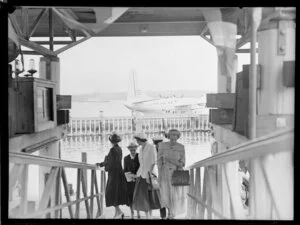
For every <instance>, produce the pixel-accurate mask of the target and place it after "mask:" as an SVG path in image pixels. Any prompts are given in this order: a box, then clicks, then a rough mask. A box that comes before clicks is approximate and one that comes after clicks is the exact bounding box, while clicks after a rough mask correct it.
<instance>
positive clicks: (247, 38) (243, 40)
mask: <svg viewBox="0 0 300 225" xmlns="http://www.w3.org/2000/svg"><path fill="white" fill-rule="evenodd" d="M249 41H250V32H247V33H246V34H244V35H243V36H242V37H241V38H240V39H239V40H238V42H237V44H236V49H239V48H240V47H242V46H243V45H245V44H246V43H247V42H249Z"/></svg>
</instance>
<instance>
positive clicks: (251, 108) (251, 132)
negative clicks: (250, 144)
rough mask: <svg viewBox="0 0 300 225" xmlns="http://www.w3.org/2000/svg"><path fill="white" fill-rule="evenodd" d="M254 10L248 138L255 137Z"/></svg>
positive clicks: (253, 10) (253, 9) (255, 33)
mask: <svg viewBox="0 0 300 225" xmlns="http://www.w3.org/2000/svg"><path fill="white" fill-rule="evenodd" d="M254 13H255V8H252V16H251V19H252V25H251V60H250V61H251V65H250V78H249V138H250V139H254V138H255V137H256V91H257V87H256V86H257V81H256V80H257V73H256V72H257V71H256V36H257V32H256V21H255V18H254Z"/></svg>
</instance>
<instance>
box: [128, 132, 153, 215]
mask: <svg viewBox="0 0 300 225" xmlns="http://www.w3.org/2000/svg"><path fill="white" fill-rule="evenodd" d="M134 138H135V139H136V141H137V143H138V144H139V145H140V146H141V148H140V153H139V155H138V158H139V162H140V167H139V169H138V171H137V173H136V176H137V180H136V185H135V189H134V194H133V202H132V207H133V209H136V210H140V211H144V212H145V214H146V217H147V218H150V212H151V207H150V202H149V194H148V180H149V172H150V174H151V173H152V171H153V169H154V166H155V164H156V156H157V153H156V150H155V147H154V146H153V145H151V144H149V143H147V136H146V134H145V133H139V134H136V135H134Z"/></svg>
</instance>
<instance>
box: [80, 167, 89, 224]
mask: <svg viewBox="0 0 300 225" xmlns="http://www.w3.org/2000/svg"><path fill="white" fill-rule="evenodd" d="M81 180H82V182H81V184H82V192H83V196H84V197H85V198H86V197H87V182H86V180H87V177H86V174H85V171H84V170H82V171H81ZM84 202H85V208H86V213H87V218H88V219H90V218H91V212H90V207H89V201H88V200H86V201H84Z"/></svg>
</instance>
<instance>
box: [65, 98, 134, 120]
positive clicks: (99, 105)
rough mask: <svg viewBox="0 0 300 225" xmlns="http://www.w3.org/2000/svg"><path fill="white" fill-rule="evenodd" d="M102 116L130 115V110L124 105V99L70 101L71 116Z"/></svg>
mask: <svg viewBox="0 0 300 225" xmlns="http://www.w3.org/2000/svg"><path fill="white" fill-rule="evenodd" d="M100 111H103V116H131V111H130V110H129V109H127V108H126V107H125V106H124V100H111V101H103V102H100V101H99V102H77V101H72V109H71V110H70V116H71V117H99V116H100Z"/></svg>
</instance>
